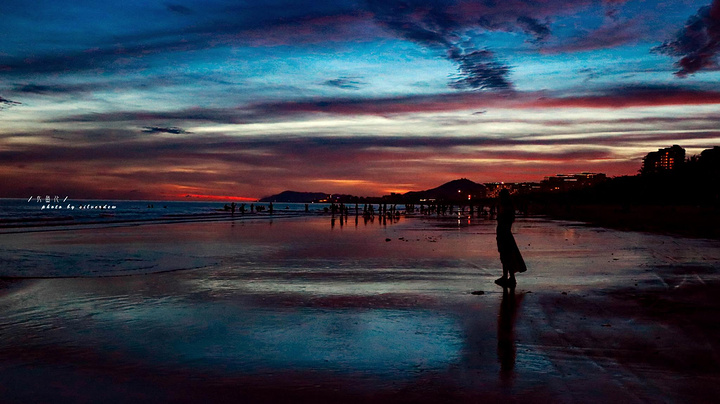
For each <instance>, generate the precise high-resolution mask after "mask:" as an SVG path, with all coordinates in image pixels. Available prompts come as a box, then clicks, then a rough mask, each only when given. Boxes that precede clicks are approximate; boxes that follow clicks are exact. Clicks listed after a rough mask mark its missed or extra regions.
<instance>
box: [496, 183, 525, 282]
mask: <svg viewBox="0 0 720 404" xmlns="http://www.w3.org/2000/svg"><path fill="white" fill-rule="evenodd" d="M514 221H515V207H514V206H513V203H512V200H511V199H510V191H508V190H507V189H503V190H502V191H500V203H499V204H498V210H497V246H498V252H499V253H500V262H502V269H503V276H502V278H498V279H497V280H496V281H495V283H497V284H498V285H500V286H503V287H505V286H507V287H514V286H515V284H516V283H517V281H516V280H515V273H516V272H525V271H527V267H526V266H525V261H524V260H523V257H522V255H521V254H520V250H519V249H518V246H517V243H515V237H513V235H512V231H511V228H512V224H513V222H514Z"/></svg>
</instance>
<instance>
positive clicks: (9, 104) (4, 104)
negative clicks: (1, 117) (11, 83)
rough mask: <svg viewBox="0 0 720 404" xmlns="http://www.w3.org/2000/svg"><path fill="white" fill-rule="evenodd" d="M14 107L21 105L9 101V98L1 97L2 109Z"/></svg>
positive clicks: (0, 106)
mask: <svg viewBox="0 0 720 404" xmlns="http://www.w3.org/2000/svg"><path fill="white" fill-rule="evenodd" d="M14 105H20V103H19V102H17V101H13V100H8V99H7V98H3V97H0V109H5V108H8V107H12V106H14Z"/></svg>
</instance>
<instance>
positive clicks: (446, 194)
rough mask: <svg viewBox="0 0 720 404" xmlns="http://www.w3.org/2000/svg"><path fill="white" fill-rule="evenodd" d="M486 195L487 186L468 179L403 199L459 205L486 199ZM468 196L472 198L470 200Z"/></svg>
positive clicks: (412, 193)
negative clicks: (428, 200) (440, 201)
mask: <svg viewBox="0 0 720 404" xmlns="http://www.w3.org/2000/svg"><path fill="white" fill-rule="evenodd" d="M485 193H486V188H485V185H482V184H478V183H476V182H473V181H470V180H469V179H467V178H461V179H459V180H453V181H450V182H447V183H445V184H442V185H440V186H439V187H437V188H433V189H428V190H425V191H412V192H408V193H405V194H404V195H403V197H404V199H405V200H408V201H420V200H422V199H434V200H442V201H447V202H456V203H459V202H466V201H468V199H471V200H472V199H479V198H484V197H485ZM468 196H470V198H468Z"/></svg>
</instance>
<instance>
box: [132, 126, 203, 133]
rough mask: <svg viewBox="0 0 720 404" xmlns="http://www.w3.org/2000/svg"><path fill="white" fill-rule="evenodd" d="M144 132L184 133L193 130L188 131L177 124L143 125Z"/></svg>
mask: <svg viewBox="0 0 720 404" xmlns="http://www.w3.org/2000/svg"><path fill="white" fill-rule="evenodd" d="M143 133H172V134H173V135H184V134H188V133H192V132H188V131H186V130H185V129H182V128H178V127H177V126H169V127H163V126H145V127H143Z"/></svg>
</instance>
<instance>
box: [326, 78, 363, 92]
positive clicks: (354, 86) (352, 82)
mask: <svg viewBox="0 0 720 404" xmlns="http://www.w3.org/2000/svg"><path fill="white" fill-rule="evenodd" d="M365 84H366V83H365V82H363V81H361V80H358V79H357V78H355V77H338V78H336V79H332V80H326V81H324V82H323V85H326V86H330V87H337V88H342V89H343V90H359V89H360V88H361V87H362V86H363V85H365Z"/></svg>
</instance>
